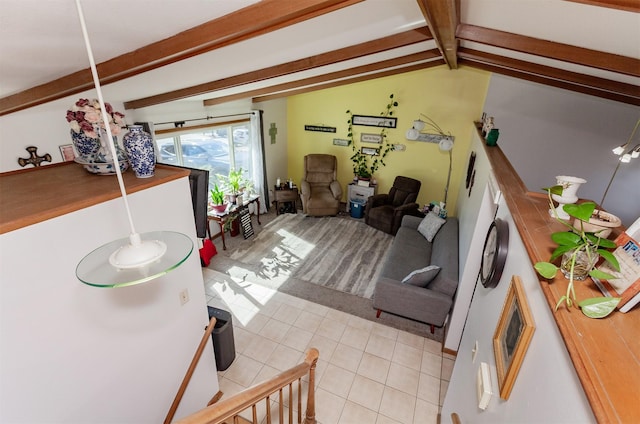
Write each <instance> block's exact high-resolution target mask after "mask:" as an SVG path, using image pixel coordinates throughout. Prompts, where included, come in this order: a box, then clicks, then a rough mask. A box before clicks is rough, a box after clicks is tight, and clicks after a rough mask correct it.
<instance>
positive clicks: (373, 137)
mask: <svg viewBox="0 0 640 424" xmlns="http://www.w3.org/2000/svg"><path fill="white" fill-rule="evenodd" d="M383 138H384V137H382V134H367V133H362V134H360V141H362V142H363V143H377V144H382V139H383Z"/></svg>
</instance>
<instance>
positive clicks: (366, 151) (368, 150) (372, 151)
mask: <svg viewBox="0 0 640 424" xmlns="http://www.w3.org/2000/svg"><path fill="white" fill-rule="evenodd" d="M360 153H362V154H363V155H369V156H379V155H380V149H376V148H373V147H361V148H360Z"/></svg>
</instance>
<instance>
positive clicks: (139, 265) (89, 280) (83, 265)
mask: <svg viewBox="0 0 640 424" xmlns="http://www.w3.org/2000/svg"><path fill="white" fill-rule="evenodd" d="M76 8H77V9H78V17H79V19H80V26H81V28H82V35H83V37H84V43H85V46H86V48H87V55H88V57H89V64H90V68H91V75H92V76H93V83H94V85H95V88H96V92H97V94H98V102H99V103H100V109H101V113H102V120H103V121H104V122H109V119H108V116H107V108H106V107H105V104H104V98H103V96H102V88H101V86H100V79H99V78H98V70H97V68H96V64H95V61H94V58H93V52H92V49H91V43H90V41H89V34H88V33H87V26H86V23H85V20H84V13H83V12H82V6H81V5H80V0H76ZM105 129H106V132H107V140H108V143H109V148H110V150H111V155H112V157H113V162H114V169H115V171H116V177H117V179H118V185H119V187H120V193H121V195H122V200H123V202H124V207H125V210H126V212H127V218H128V220H129V227H130V231H131V233H130V235H129V237H128V238H122V239H119V240H115V241H113V242H110V243H107V244H106V245H104V246H101V247H99V248H98V249H96V250H94V251H92V252H91V253H89V254H88V255H87V256H85V257H84V258H83V259H82V260H81V261H80V263H79V264H78V266H77V268H76V276H77V277H78V279H79V280H80V281H82V282H83V283H85V284H88V285H91V286H95V287H124V286H130V285H133V284H140V283H144V282H146V281H150V280H153V279H155V278H158V277H160V276H162V275H165V274H166V273H168V272H170V271H172V270H173V269H175V268H177V267H178V266H179V265H180V264H182V263H183V262H184V261H185V260H186V259H187V258H188V257H189V255H191V252H192V251H193V242H192V241H191V239H190V238H189V237H188V236H186V235H185V234H182V233H177V232H173V231H154V232H149V233H143V234H139V233H138V232H136V229H135V226H134V224H133V218H132V215H131V210H130V208H129V201H128V199H127V192H126V189H125V185H124V180H123V178H122V171H121V170H120V163H119V161H118V155H117V154H116V147H115V144H114V142H113V135H112V134H111V128H110V127H109V125H105Z"/></svg>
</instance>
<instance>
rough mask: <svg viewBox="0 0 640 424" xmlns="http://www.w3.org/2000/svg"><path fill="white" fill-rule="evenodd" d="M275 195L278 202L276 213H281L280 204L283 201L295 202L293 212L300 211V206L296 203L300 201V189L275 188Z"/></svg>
mask: <svg viewBox="0 0 640 424" xmlns="http://www.w3.org/2000/svg"><path fill="white" fill-rule="evenodd" d="M274 195H275V200H274V202H275V204H276V215H280V204H281V203H291V204H293V213H298V208H297V206H296V203H297V201H298V198H299V195H298V189H297V188H296V187H294V188H284V189H281V188H278V187H276V189H275V190H274Z"/></svg>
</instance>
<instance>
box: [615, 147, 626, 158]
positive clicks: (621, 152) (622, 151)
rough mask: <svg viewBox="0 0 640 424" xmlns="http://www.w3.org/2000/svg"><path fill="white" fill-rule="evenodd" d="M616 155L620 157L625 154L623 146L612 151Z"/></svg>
mask: <svg viewBox="0 0 640 424" xmlns="http://www.w3.org/2000/svg"><path fill="white" fill-rule="evenodd" d="M612 152H613V154H614V155H618V156H620V155H621V154H623V153H624V147H623V146H618V147H616V148H615V149H613V150H612Z"/></svg>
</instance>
